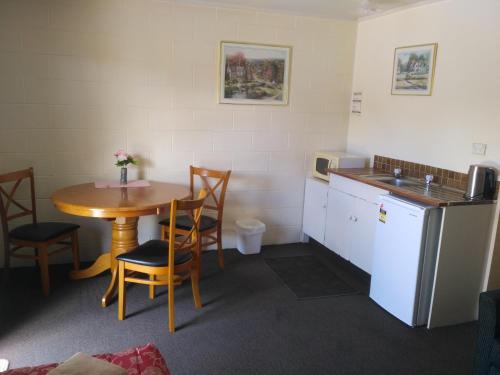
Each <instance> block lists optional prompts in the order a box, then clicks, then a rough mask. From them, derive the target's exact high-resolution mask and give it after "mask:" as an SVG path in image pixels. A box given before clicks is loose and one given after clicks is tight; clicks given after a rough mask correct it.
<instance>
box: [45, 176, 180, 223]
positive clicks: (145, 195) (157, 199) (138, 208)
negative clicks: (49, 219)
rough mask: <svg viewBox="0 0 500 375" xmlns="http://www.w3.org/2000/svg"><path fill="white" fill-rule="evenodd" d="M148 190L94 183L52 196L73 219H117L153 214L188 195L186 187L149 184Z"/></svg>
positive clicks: (59, 206) (165, 183)
mask: <svg viewBox="0 0 500 375" xmlns="http://www.w3.org/2000/svg"><path fill="white" fill-rule="evenodd" d="M150 184H151V186H148V187H133V188H132V187H129V188H100V189H98V188H96V187H95V185H94V183H87V184H80V185H73V186H68V187H65V188H62V189H59V190H57V191H56V192H55V193H54V194H52V202H54V204H55V206H56V207H57V208H58V209H59V210H60V211H62V212H65V213H67V214H71V215H77V216H87V217H101V218H117V217H138V216H143V215H155V214H156V215H157V214H159V213H160V212H161V211H163V210H164V209H165V208H167V207H169V206H170V202H171V201H172V199H185V198H188V197H189V196H190V191H189V189H188V188H187V187H185V186H182V185H178V184H171V183H167V182H156V181H150Z"/></svg>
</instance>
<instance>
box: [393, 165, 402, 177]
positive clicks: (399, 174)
mask: <svg viewBox="0 0 500 375" xmlns="http://www.w3.org/2000/svg"><path fill="white" fill-rule="evenodd" d="M394 177H396V178H401V168H399V167H398V168H394Z"/></svg>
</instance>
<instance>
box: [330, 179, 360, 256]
mask: <svg viewBox="0 0 500 375" xmlns="http://www.w3.org/2000/svg"><path fill="white" fill-rule="evenodd" d="M355 201H356V197H354V196H353V195H351V194H348V193H345V192H342V191H339V190H336V189H330V190H329V192H328V205H327V212H328V213H327V216H326V225H325V242H324V245H325V246H326V247H327V248H329V249H330V250H332V251H334V252H335V253H337V254H338V255H340V256H341V257H342V258H344V259H347V260H349V249H350V247H351V245H350V243H351V235H350V234H349V233H348V232H349V230H350V228H351V226H352V212H353V210H354V205H355Z"/></svg>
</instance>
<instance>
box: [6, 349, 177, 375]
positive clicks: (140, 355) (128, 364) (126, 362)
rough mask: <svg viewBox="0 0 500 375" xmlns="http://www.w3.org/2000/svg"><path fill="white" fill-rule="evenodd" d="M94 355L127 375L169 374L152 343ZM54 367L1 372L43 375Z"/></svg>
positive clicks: (16, 374)
mask: <svg viewBox="0 0 500 375" xmlns="http://www.w3.org/2000/svg"><path fill="white" fill-rule="evenodd" d="M94 357H96V358H99V359H102V360H105V361H108V362H111V363H113V364H115V365H118V366H120V367H122V368H124V369H125V370H127V373H128V374H129V375H137V374H150V375H170V372H169V371H168V368H167V364H166V363H165V360H164V359H163V357H162V355H161V353H160V351H159V350H158V349H157V348H156V346H154V345H153V344H147V345H145V346H141V347H137V348H132V349H128V350H125V351H123V352H120V353H105V354H97V355H94ZM55 367H57V363H51V364H48V365H40V366H35V367H23V368H18V369H12V370H8V371H6V372H3V373H2V375H45V374H47V372H49V371H50V370H52V369H53V368H55Z"/></svg>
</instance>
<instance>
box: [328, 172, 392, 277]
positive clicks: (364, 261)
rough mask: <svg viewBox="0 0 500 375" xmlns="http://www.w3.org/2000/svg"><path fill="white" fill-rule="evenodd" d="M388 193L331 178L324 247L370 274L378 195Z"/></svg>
mask: <svg viewBox="0 0 500 375" xmlns="http://www.w3.org/2000/svg"><path fill="white" fill-rule="evenodd" d="M387 193H388V192H387V191H386V190H383V189H379V188H376V187H373V186H370V185H367V184H363V183H361V182H358V181H355V180H351V179H348V178H345V177H341V176H337V175H334V176H332V179H331V181H330V190H329V191H328V205H327V209H326V211H327V215H326V225H325V242H324V245H325V246H326V247H327V248H328V249H330V250H332V251H334V252H335V253H337V254H339V255H340V256H341V257H342V258H344V259H346V260H348V261H350V262H351V263H353V264H355V265H356V266H358V267H359V268H361V269H362V270H363V271H365V272H368V273H371V268H372V257H373V242H374V239H375V228H376V225H377V220H378V211H379V207H378V203H377V201H378V196H379V195H381V194H387Z"/></svg>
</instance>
